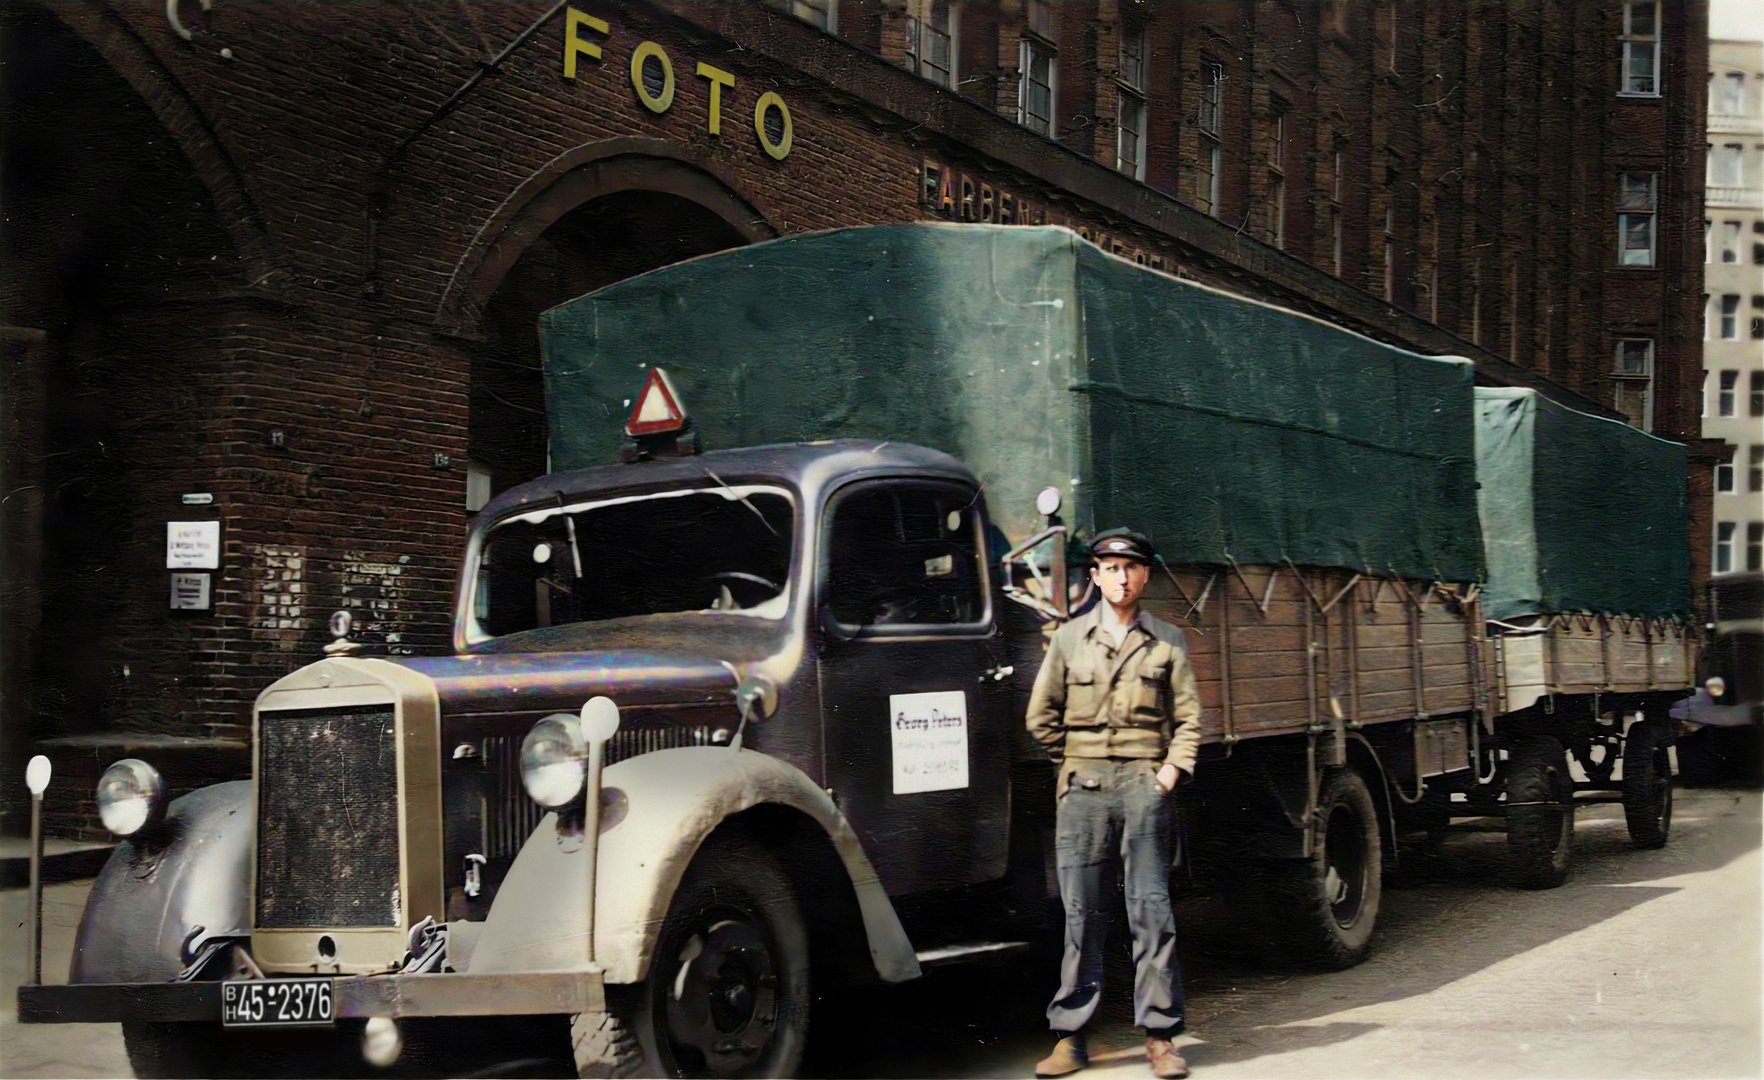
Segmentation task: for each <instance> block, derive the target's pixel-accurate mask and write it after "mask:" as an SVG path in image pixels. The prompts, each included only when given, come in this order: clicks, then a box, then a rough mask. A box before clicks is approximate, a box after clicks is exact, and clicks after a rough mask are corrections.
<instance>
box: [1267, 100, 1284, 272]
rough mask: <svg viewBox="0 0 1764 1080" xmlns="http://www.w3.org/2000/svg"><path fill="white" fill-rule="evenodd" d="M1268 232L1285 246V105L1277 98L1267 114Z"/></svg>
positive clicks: (1275, 243) (1279, 246)
mask: <svg viewBox="0 0 1764 1080" xmlns="http://www.w3.org/2000/svg"><path fill="white" fill-rule="evenodd" d="M1268 199H1269V207H1268V211H1269V212H1268V233H1269V237H1270V239H1271V240H1272V241H1273V244H1274V246H1275V247H1277V248H1282V249H1284V248H1285V247H1286V105H1285V104H1284V103H1283V102H1279V101H1276V102H1275V103H1274V106H1273V109H1272V111H1271V112H1270V113H1269V115H1268Z"/></svg>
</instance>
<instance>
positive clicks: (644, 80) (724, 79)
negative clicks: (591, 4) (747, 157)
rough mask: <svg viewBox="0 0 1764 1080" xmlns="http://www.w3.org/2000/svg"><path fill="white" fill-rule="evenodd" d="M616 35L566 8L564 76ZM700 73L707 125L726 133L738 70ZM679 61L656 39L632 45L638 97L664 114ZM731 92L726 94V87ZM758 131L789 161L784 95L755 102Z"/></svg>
mask: <svg viewBox="0 0 1764 1080" xmlns="http://www.w3.org/2000/svg"><path fill="white" fill-rule="evenodd" d="M589 35H597V36H598V37H599V38H601V39H606V38H610V37H612V27H610V26H608V25H607V22H606V20H605V19H597V18H595V17H594V16H592V15H590V14H588V13H587V12H585V11H577V10H576V9H575V8H573V7H572V8H565V9H564V35H563V77H564V78H566V79H574V78H575V77H576V60H577V58H578V57H583V56H586V57H588V58H589V59H591V60H599V59H600V58H601V42H600V41H597V40H595V37H593V36H589ZM697 77H698V78H700V79H703V80H704V82H705V93H706V94H707V95H708V99H709V106H710V107H709V109H708V110H707V112H708V115H707V118H706V123H705V130H706V131H707V132H709V133H710V134H712V135H719V136H720V135H721V134H722V133H723V106H724V105H733V104H734V97H735V76H734V75H732V74H730V73H729V72H727V71H724V70H722V69H721V68H714V67H712V66H710V65H709V64H704V63H701V64H699V65H698V68H697ZM675 88H676V84H675V81H674V62H673V60H672V59H670V58H669V57H668V53H667V50H666V49H663V48H662V47H661V46H660V45H658V44H656V43H655V42H653V41H643V42H639V43H638V45H637V47H636V48H635V49H632V50H631V89H633V90H635V91H636V92H637V100H638V101H641V102H642V103H643V107H644V108H646V109H648V110H649V111H650V112H652V113H655V114H657V115H660V114H662V113H665V112H667V111H668V110H669V109H671V108H673V105H674V91H675ZM725 91H727V92H728V95H729V96H728V97H727V98H725V97H724V92H725ZM753 133H754V135H755V137H757V138H758V139H759V144H760V149H762V150H764V151H765V152H766V153H767V154H768V155H769V156H771V157H772V158H774V159H776V160H778V161H783V160H784V159H785V157H787V156H789V154H790V144H791V141H792V140H793V139H794V137H795V128H794V125H792V124H791V121H790V106H788V105H786V104H784V99H783V98H781V97H779V96H778V95H777V94H776V93H774V92H772V91H770V90H768V91H766V92H765V93H763V94H761V95H760V96H759V99H758V100H757V101H755V102H754V103H753Z"/></svg>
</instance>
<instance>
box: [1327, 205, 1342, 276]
mask: <svg viewBox="0 0 1764 1080" xmlns="http://www.w3.org/2000/svg"><path fill="white" fill-rule="evenodd" d="M1329 233H1330V236H1329V241H1330V255H1331V257H1332V258H1333V259H1334V262H1335V276H1336V277H1340V276H1341V207H1339V206H1332V207H1330V208H1329Z"/></svg>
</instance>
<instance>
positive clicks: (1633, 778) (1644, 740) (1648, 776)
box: [1623, 721, 1672, 848]
mask: <svg viewBox="0 0 1764 1080" xmlns="http://www.w3.org/2000/svg"><path fill="white" fill-rule="evenodd" d="M1623 817H1624V819H1625V820H1626V821H1627V822H1628V823H1629V839H1630V842H1631V843H1633V844H1635V846H1636V847H1638V848H1657V847H1665V846H1666V834H1667V833H1668V832H1669V831H1671V829H1672V760H1671V758H1670V757H1668V756H1667V752H1666V729H1665V728H1664V727H1663V726H1662V725H1660V724H1658V723H1655V722H1653V721H1643V722H1641V723H1639V724H1635V725H1632V726H1631V727H1630V729H1629V735H1628V736H1627V737H1625V739H1624V740H1623Z"/></svg>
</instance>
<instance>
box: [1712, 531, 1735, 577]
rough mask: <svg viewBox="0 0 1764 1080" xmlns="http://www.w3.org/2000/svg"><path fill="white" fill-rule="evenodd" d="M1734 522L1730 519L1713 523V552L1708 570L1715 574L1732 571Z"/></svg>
mask: <svg viewBox="0 0 1764 1080" xmlns="http://www.w3.org/2000/svg"><path fill="white" fill-rule="evenodd" d="M1734 528H1735V524H1734V522H1731V521H1717V522H1716V523H1715V552H1714V558H1713V559H1711V560H1710V568H1711V569H1710V572H1711V573H1716V574H1731V573H1733V534H1734Z"/></svg>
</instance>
